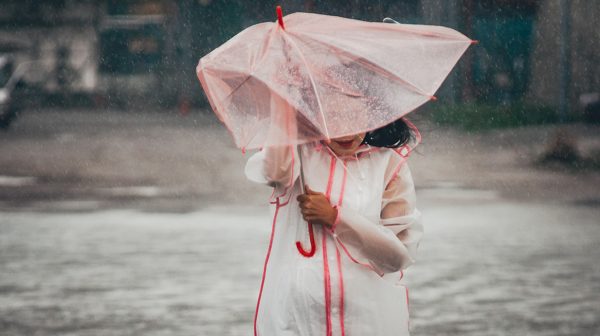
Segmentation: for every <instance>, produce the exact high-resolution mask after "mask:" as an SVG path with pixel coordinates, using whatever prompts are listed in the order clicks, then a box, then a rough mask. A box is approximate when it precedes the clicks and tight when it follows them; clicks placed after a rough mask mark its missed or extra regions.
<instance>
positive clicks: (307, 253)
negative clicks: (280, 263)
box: [296, 222, 317, 258]
mask: <svg viewBox="0 0 600 336" xmlns="http://www.w3.org/2000/svg"><path fill="white" fill-rule="evenodd" d="M308 236H309V239H310V250H308V251H306V250H305V249H304V247H302V242H299V241H297V242H296V248H297V249H298V252H300V254H302V255H303V256H305V257H307V258H310V257H312V256H314V255H315V252H316V250H317V248H316V245H315V233H314V231H313V225H312V223H310V222H309V223H308Z"/></svg>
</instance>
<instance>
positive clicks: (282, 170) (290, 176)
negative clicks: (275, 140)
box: [245, 146, 300, 195]
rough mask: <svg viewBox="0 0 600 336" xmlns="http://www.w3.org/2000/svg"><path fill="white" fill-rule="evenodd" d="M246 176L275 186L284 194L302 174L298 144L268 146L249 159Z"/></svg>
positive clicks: (277, 191) (279, 192) (254, 180)
mask: <svg viewBox="0 0 600 336" xmlns="http://www.w3.org/2000/svg"><path fill="white" fill-rule="evenodd" d="M245 173H246V177H247V178H248V179H249V180H250V181H253V182H256V183H261V184H266V185H269V186H271V187H273V188H275V192H276V193H277V194H280V195H281V194H284V193H285V192H286V191H287V190H288V189H289V188H290V187H291V186H293V185H294V182H295V181H296V179H297V178H298V176H299V175H300V160H298V150H297V149H296V146H281V147H267V148H264V149H263V150H261V151H259V152H257V153H255V154H254V155H252V156H251V157H250V159H248V162H247V163H246V169H245Z"/></svg>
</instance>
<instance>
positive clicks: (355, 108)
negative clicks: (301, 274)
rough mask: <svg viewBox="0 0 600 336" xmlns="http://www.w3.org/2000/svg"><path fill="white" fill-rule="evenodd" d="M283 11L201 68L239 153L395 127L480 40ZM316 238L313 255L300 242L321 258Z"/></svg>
mask: <svg viewBox="0 0 600 336" xmlns="http://www.w3.org/2000/svg"><path fill="white" fill-rule="evenodd" d="M277 14H278V22H266V23H260V24H257V25H254V26H251V27H249V28H247V29H245V30H244V31H242V32H240V33H239V34H237V35H236V36H234V37H233V38H231V39H230V40H229V41H227V42H225V43H224V44H223V45H221V46H220V47H218V48H217V49H215V50H213V51H212V52H211V53H209V54H208V55H206V56H204V57H202V59H200V62H199V63H198V67H197V68H196V71H197V74H198V79H199V80H200V82H201V84H202V87H203V89H204V91H205V93H206V96H207V97H208V100H209V101H210V104H211V106H212V109H213V110H214V112H215V113H216V114H217V116H218V117H219V119H220V120H221V121H222V122H223V123H224V124H225V125H226V126H227V128H228V129H229V131H230V132H231V134H232V136H233V138H234V141H235V143H236V145H237V146H238V147H240V148H242V150H244V149H246V148H248V149H252V148H262V147H266V146H285V145H298V144H302V143H307V142H312V141H318V140H323V139H330V138H337V137H341V136H346V135H351V134H357V133H362V132H367V131H370V130H373V129H376V128H379V127H381V126H384V125H386V124H388V123H390V122H393V121H395V120H397V119H398V118H400V117H402V116H404V115H405V114H407V113H409V112H410V111H412V110H414V109H415V108H417V107H419V106H420V105H422V104H424V103H425V102H427V101H429V100H431V99H434V93H435V92H436V90H437V89H438V88H439V87H440V85H441V84H442V82H443V80H444V79H445V78H446V76H447V75H448V73H449V72H450V70H452V68H453V67H454V65H455V64H456V62H457V61H458V60H459V58H460V57H461V55H462V54H463V53H464V52H465V50H466V49H467V48H468V47H469V45H470V44H471V43H473V42H474V41H472V40H471V39H469V38H468V37H466V36H464V35H463V34H461V33H459V32H457V31H455V30H453V29H450V28H446V27H440V26H426V25H408V24H388V23H378V22H364V21H359V20H353V19H345V18H340V17H335V16H327V15H319V14H310V13H293V14H290V15H287V16H285V18H284V17H282V14H281V8H280V7H278V8H277ZM284 22H285V24H284ZM300 157H301V155H300ZM301 178H302V177H301ZM302 185H303V183H302ZM309 228H311V227H310V226H309ZM309 231H310V232H311V233H312V230H309ZM312 238H313V237H312V235H311V249H310V250H309V251H308V252H306V251H302V249H301V246H300V244H298V248H299V250H300V252H301V253H303V252H304V253H303V254H305V255H308V256H310V255H312V254H313V253H314V242H313V239H312Z"/></svg>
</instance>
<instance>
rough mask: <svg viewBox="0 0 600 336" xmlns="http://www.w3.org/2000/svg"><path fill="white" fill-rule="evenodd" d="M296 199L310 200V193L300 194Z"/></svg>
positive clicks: (299, 200) (301, 200) (300, 200)
mask: <svg viewBox="0 0 600 336" xmlns="http://www.w3.org/2000/svg"><path fill="white" fill-rule="evenodd" d="M296 200H298V202H300V203H302V202H305V201H306V200H308V195H306V194H300V195H298V197H296Z"/></svg>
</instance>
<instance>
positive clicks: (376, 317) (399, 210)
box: [245, 119, 423, 336]
mask: <svg viewBox="0 0 600 336" xmlns="http://www.w3.org/2000/svg"><path fill="white" fill-rule="evenodd" d="M411 140H416V142H415V141H411ZM419 141H420V136H419V133H418V130H417V129H416V128H415V127H414V125H412V124H411V123H410V122H408V120H405V119H399V120H397V121H395V122H393V123H391V124H389V125H387V126H385V127H382V128H380V129H377V130H375V131H371V132H368V133H362V134H357V135H352V136H347V137H342V138H337V139H332V141H331V142H329V143H325V142H317V143H308V144H303V145H301V146H299V147H295V146H287V147H267V148H265V149H263V150H261V151H259V152H257V153H255V154H254V155H253V156H252V157H250V159H249V160H248V162H247V164H246V169H245V172H246V176H247V177H248V178H249V179H250V180H252V181H255V182H258V183H262V184H266V185H269V186H271V187H273V195H272V197H271V204H272V205H273V220H272V231H271V236H270V242H269V247H268V251H267V256H266V260H265V263H264V269H263V275H262V280H261V285H260V291H259V297H258V301H257V304H256V311H255V316H254V334H255V335H260V336H287V335H290V336H291V335H294V336H297V335H300V336H318V335H323V336H337V335H348V336H354V335H358V336H363V335H369V336H390V335H397V336H400V335H409V316H408V291H407V289H406V288H405V287H404V286H403V285H401V284H399V279H401V277H402V276H401V274H402V270H404V269H406V268H407V267H408V266H409V265H411V264H412V263H413V262H414V259H415V252H416V250H417V246H418V243H419V240H420V239H421V236H422V233H423V229H422V225H421V223H420V221H419V218H420V213H419V211H418V210H417V208H416V204H415V203H416V199H415V189H414V184H413V180H412V176H411V173H410V170H409V167H408V164H407V163H406V159H407V157H408V154H409V153H410V151H411V150H412V149H413V148H414V146H416V144H418V142H419ZM299 155H302V170H303V176H304V184H305V187H306V189H305V192H303V191H302V190H303V188H302V184H301V178H299V177H300V159H299V157H298V156H299ZM307 222H309V223H310V224H307Z"/></svg>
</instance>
